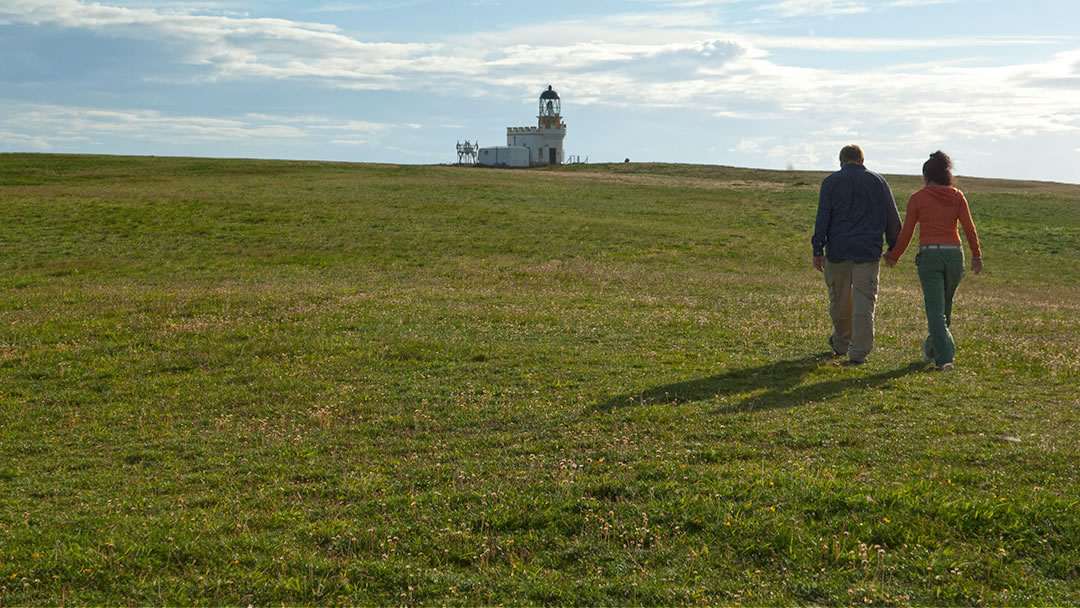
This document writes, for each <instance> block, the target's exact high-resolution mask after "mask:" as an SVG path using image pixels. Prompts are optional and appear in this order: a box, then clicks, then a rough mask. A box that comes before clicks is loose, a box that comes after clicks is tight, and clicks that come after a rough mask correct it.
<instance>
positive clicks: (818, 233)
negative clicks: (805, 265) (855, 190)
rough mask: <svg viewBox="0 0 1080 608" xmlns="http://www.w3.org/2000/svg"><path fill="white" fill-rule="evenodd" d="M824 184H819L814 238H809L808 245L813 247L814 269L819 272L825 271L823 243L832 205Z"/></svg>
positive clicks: (827, 231)
mask: <svg viewBox="0 0 1080 608" xmlns="http://www.w3.org/2000/svg"><path fill="white" fill-rule="evenodd" d="M826 181H828V180H826ZM825 184H826V182H821V190H820V191H819V193H818V209H817V219H815V220H814V236H812V237H810V244H811V245H813V246H814V268H817V269H818V270H821V271H824V270H825V242H826V241H827V240H828V234H829V222H830V221H832V204H831V203H830V200H829V196H828V190H827V188H826V187H825Z"/></svg>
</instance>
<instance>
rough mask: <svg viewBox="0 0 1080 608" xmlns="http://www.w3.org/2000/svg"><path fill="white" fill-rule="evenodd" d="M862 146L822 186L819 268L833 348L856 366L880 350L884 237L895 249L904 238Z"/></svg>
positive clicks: (848, 151) (848, 149) (847, 151)
mask: <svg viewBox="0 0 1080 608" xmlns="http://www.w3.org/2000/svg"><path fill="white" fill-rule="evenodd" d="M863 162H864V161H863V151H862V148H860V147H859V146H855V145H851V146H844V148H843V149H842V150H840V170H839V171H837V172H836V173H833V174H831V175H829V176H828V177H826V178H825V179H824V181H822V182H821V193H820V195H819V197H818V210H817V221H816V222H815V224H814V236H813V238H811V239H810V242H811V243H812V244H813V246H814V268H817V269H818V270H819V271H821V272H824V273H825V285H827V286H828V288H829V316H831V317H832V323H833V333H832V335H831V336H830V337H829V346H831V347H832V349H833V351H834V352H835V353H836V354H837V355H847V357H848V359H849V360H850V361H851V362H852V363H856V364H857V363H865V362H866V357H867V355H869V354H870V351H871V350H873V348H874V304H876V303H877V288H878V263H879V262H880V260H881V245H882V242H881V236H882V234H884V235H885V239H886V240H887V241H888V244H889V250H890V251H891V250H892V248H893V246H894V245H896V237H897V236H898V235H899V234H900V213H899V212H897V210H896V201H894V200H893V195H892V190H890V189H889V184H888V183H886V182H885V178H883V177H881V176H880V175H878V174H877V173H874V172H873V171H870V170H868V169H867V168H866V167H864V166H863Z"/></svg>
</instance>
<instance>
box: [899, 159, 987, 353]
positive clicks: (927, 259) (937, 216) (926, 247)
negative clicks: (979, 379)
mask: <svg viewBox="0 0 1080 608" xmlns="http://www.w3.org/2000/svg"><path fill="white" fill-rule="evenodd" d="M922 172H923V181H924V182H925V184H926V187H924V188H923V189H922V190H919V191H918V192H916V193H915V194H912V195H911V198H909V199H908V204H907V211H906V216H905V217H904V227H903V229H901V230H900V237H899V238H898V239H897V242H896V246H895V247H893V249H891V250H890V251H889V252H888V253H886V254H885V264H886V265H888V266H895V265H896V262H898V261H899V260H900V256H901V255H903V254H904V249H906V248H907V246H908V243H910V242H911V237H912V235H913V234H914V233H915V226H916V225H918V226H919V254H918V255H917V256H915V265H916V266H918V268H919V282H920V283H922V291H923V301H924V302H925V305H926V324H927V328H928V330H929V336H927V338H926V340H924V341H923V346H922V350H923V359H924V360H925V361H928V362H929V361H933V362H934V365H936V366H937V369H939V370H942V371H948V370H951V369H952V368H953V357H954V356H955V355H956V345H955V343H954V342H953V337H952V334H951V333H950V332H949V326H950V325H951V324H952V303H953V295H954V294H955V293H956V288H957V287H958V286H959V285H960V279H961V278H963V276H964V246H963V244H962V243H961V242H960V233H959V231H958V230H957V224H958V223H959V225H960V226H962V227H963V229H964V236H966V237H967V242H968V246H969V247H971V256H972V257H971V271H972V272H974V273H975V274H979V273H980V272H982V267H983V265H982V251H981V250H980V249H979V235H978V234H977V233H976V232H975V223H974V222H972V220H971V210H970V209H969V208H968V202H967V199H966V198H964V193H963V192H960V191H959V190H957V189H956V188H955V187H953V176H952V160H951V159H950V158H949V156H948V155H947V154H945V153H944V152H941V151H940V150H939V151H937V152H934V153H933V154H931V155H930V160H928V161H926V162H925V163H923V168H922Z"/></svg>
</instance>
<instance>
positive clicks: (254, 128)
mask: <svg viewBox="0 0 1080 608" xmlns="http://www.w3.org/2000/svg"><path fill="white" fill-rule="evenodd" d="M0 127H3V129H2V130H0V138H2V139H3V140H6V141H9V142H18V143H27V144H32V145H33V146H34V147H35V148H38V149H49V148H51V147H53V146H54V145H55V144H58V143H70V142H71V141H84V142H93V141H96V140H97V139H101V138H105V137H115V136H119V135H122V136H124V137H126V138H131V139H136V140H158V139H162V138H167V139H168V140H169V141H171V142H175V143H197V142H236V141H243V140H247V141H273V140H301V139H310V140H313V141H322V140H324V139H330V140H334V141H342V140H353V141H354V143H355V142H356V141H360V140H362V141H364V142H371V141H376V140H377V139H378V137H379V136H381V135H384V134H386V133H388V132H390V131H392V130H393V129H394V128H395V125H391V124H384V123H377V122H366V121H345V122H334V121H331V120H328V119H326V118H323V117H318V116H307V117H301V116H296V117H277V116H269V115H264V114H247V115H244V116H242V117H239V118H220V117H210V116H174V115H167V114H164V113H161V112H158V111H155V110H123V111H120V110H101V109H95V108H85V107H74V106H60V105H24V106H19V107H15V108H13V109H12V111H11V112H10V113H9V114H8V115H7V116H6V117H5V118H4V119H3V120H2V121H0ZM413 127H414V125H406V128H413ZM31 133H32V134H33V135H31ZM324 134H325V135H324ZM356 134H364V135H366V137H360V138H358V137H355V135H356Z"/></svg>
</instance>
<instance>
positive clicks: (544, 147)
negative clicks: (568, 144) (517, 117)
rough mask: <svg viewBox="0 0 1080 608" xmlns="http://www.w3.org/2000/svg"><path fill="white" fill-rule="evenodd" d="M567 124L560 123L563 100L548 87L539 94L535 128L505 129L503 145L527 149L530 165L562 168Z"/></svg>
mask: <svg viewBox="0 0 1080 608" xmlns="http://www.w3.org/2000/svg"><path fill="white" fill-rule="evenodd" d="M565 138H566V123H564V122H563V121H562V100H561V99H559V94H558V93H556V92H555V90H554V89H552V88H551V85H548V88H547V90H546V91H544V92H542V93H540V104H539V113H538V114H537V117H536V126H535V127H507V129H506V145H507V146H511V147H513V146H523V147H525V148H528V149H529V164H533V165H561V164H562V163H563V139H565Z"/></svg>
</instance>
